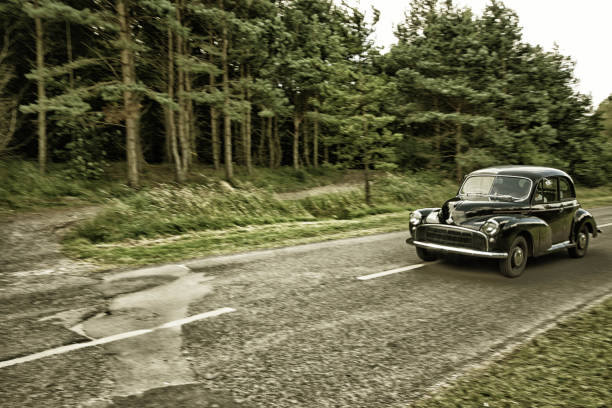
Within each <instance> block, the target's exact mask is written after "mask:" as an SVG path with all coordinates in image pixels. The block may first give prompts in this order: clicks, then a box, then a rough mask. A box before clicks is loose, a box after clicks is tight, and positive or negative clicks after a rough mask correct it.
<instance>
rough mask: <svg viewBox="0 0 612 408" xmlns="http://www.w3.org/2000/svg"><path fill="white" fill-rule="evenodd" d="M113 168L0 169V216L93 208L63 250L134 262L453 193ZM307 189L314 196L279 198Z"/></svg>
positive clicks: (588, 195)
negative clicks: (103, 171)
mask: <svg viewBox="0 0 612 408" xmlns="http://www.w3.org/2000/svg"><path fill="white" fill-rule="evenodd" d="M121 166H122V165H121V164H116V165H114V166H111V167H109V168H108V170H107V175H108V176H109V177H107V179H106V180H82V179H78V178H76V179H75V178H72V177H70V173H67V171H66V170H67V169H66V168H65V167H62V166H60V165H55V166H54V167H53V169H52V171H49V172H48V173H47V174H46V175H41V174H40V173H39V172H38V169H37V168H36V166H35V164H34V163H31V162H22V161H6V162H3V163H0V216H1V215H4V216H7V215H9V214H14V213H15V212H22V211H29V210H41V209H44V208H46V207H64V208H78V207H79V206H84V205H97V206H100V208H101V210H100V212H99V213H98V215H97V216H96V217H95V218H93V219H91V220H88V221H86V222H84V223H82V224H80V225H77V226H76V228H75V229H74V230H73V231H72V232H70V233H69V234H68V235H67V236H66V237H65V239H64V248H65V251H66V253H67V254H68V255H70V256H71V257H74V258H79V259H88V260H91V261H95V262H97V263H99V264H101V265H107V266H108V265H134V266H136V265H146V264H154V263H163V262H171V261H176V260H180V259H185V258H196V257H203V256H208V255H212V254H220V253H229V252H239V251H246V250H251V249H259V248H270V247H278V246H285V245H293V244H300V243H306V242H314V241H324V240H329V239H338V238H344V237H352V236H359V235H367V234H373V233H382V232H390V231H397V230H402V229H405V228H406V225H407V223H408V215H409V212H410V210H412V209H414V208H419V207H428V206H439V205H441V204H442V203H443V202H444V201H445V200H446V199H448V198H449V197H451V196H453V195H454V194H455V193H456V190H457V185H456V183H455V182H454V181H450V180H448V179H446V178H445V176H444V174H441V173H436V172H420V173H415V174H411V173H401V172H394V173H389V172H375V173H373V175H372V178H373V182H372V185H371V192H370V193H371V204H370V205H368V204H366V203H365V200H364V192H363V184H362V174H361V172H360V171H355V170H341V169H338V168H335V167H332V166H325V167H320V168H318V169H309V170H305V169H300V170H297V171H296V170H294V169H292V168H280V169H274V170H272V169H266V168H254V169H253V173H252V174H251V175H248V174H247V172H246V171H241V169H240V168H239V169H238V171H237V172H236V177H235V180H234V183H233V186H232V185H230V184H228V183H226V182H224V181H223V173H222V172H221V171H215V170H213V169H211V168H210V167H205V166H199V167H198V168H197V170H198V171H197V172H194V173H193V174H192V176H191V177H190V179H189V180H188V181H187V182H186V183H185V184H176V183H173V182H172V180H173V173H172V169H171V167H170V166H166V165H157V166H148V167H147V169H146V170H145V171H144V172H143V174H144V175H145V178H143V183H144V186H143V187H142V188H141V189H140V190H133V189H130V188H128V187H127V186H126V185H125V184H123V182H124V178H123V174H122V172H121ZM338 186H340V187H343V188H337V187H338ZM315 187H316V188H317V194H314V195H311V194H287V193H292V192H308V191H310V189H312V188H315ZM293 196H295V197H299V198H291V197H293ZM578 197H579V199H580V202H581V203H582V204H583V206H585V207H587V208H588V207H594V206H602V205H610V204H611V203H612V186H603V187H598V188H587V187H579V188H578Z"/></svg>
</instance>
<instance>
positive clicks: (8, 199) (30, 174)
mask: <svg viewBox="0 0 612 408" xmlns="http://www.w3.org/2000/svg"><path fill="white" fill-rule="evenodd" d="M128 193H129V190H128V188H127V187H125V186H123V185H121V184H120V183H109V182H102V181H89V180H79V179H73V178H71V177H68V176H67V174H66V173H65V172H64V171H63V169H62V168H61V166H54V167H53V168H52V169H51V171H50V172H49V174H47V175H41V174H40V172H39V170H38V166H37V165H36V164H35V163H32V162H27V161H21V160H19V161H18V160H7V159H3V160H0V211H2V210H4V211H7V210H19V209H29V208H36V207H40V206H55V205H62V204H66V203H67V202H70V203H71V204H74V201H75V199H80V200H82V201H83V202H101V201H102V200H104V199H106V198H108V197H113V196H114V197H117V196H122V195H126V194H128ZM71 199H72V200H71Z"/></svg>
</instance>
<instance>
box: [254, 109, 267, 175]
mask: <svg viewBox="0 0 612 408" xmlns="http://www.w3.org/2000/svg"><path fill="white" fill-rule="evenodd" d="M267 121H268V118H263V117H262V118H260V122H259V124H260V125H261V128H260V129H259V144H258V146H257V157H256V158H255V162H256V163H257V164H258V165H260V166H263V164H264V162H265V159H264V149H265V146H266V126H267V123H268V122H267Z"/></svg>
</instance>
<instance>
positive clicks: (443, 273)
mask: <svg viewBox="0 0 612 408" xmlns="http://www.w3.org/2000/svg"><path fill="white" fill-rule="evenodd" d="M593 213H594V214H595V216H596V219H597V221H598V223H599V224H600V225H601V224H607V223H612V208H610V207H608V208H601V209H597V210H594V211H593ZM603 231H604V233H603V234H602V235H600V236H599V237H598V238H597V239H594V240H592V241H591V246H590V248H589V253H588V254H587V256H586V257H585V258H584V259H579V260H576V259H570V258H569V257H568V256H567V253H566V252H560V253H557V254H553V255H550V256H547V257H543V258H538V259H530V260H529V263H528V266H527V270H526V272H525V275H524V276H522V277H521V278H518V279H507V278H504V277H502V276H501V275H499V274H498V273H497V268H496V263H495V262H491V261H487V260H477V259H465V258H457V259H448V260H444V261H442V262H440V263H434V264H429V265H426V266H424V267H421V268H417V269H413V270H407V271H405V272H401V273H396V274H393V275H388V276H382V277H380V278H376V279H371V280H367V281H361V280H358V279H356V278H357V277H359V276H362V275H367V274H371V273H376V272H381V271H386V270H391V269H395V268H400V267H404V266H408V265H412V264H418V263H420V261H419V260H418V259H417V258H416V255H415V253H414V249H413V248H409V247H407V246H406V244H405V243H404V239H405V238H406V236H407V233H406V232H398V233H391V234H384V235H378V236H371V237H364V238H356V239H347V240H341V241H333V242H326V243H321V244H311V245H304V246H298V247H292V248H284V249H279V250H270V251H260V252H255V253H249V254H241V255H235V256H225V257H216V258H209V259H204V260H200V261H193V262H188V263H186V266H187V267H188V268H189V271H187V272H188V273H185V272H173V273H170V272H168V273H166V274H161V275H159V276H153V275H154V274H151V273H149V274H146V273H145V274H142V275H141V276H137V275H138V272H132V273H133V274H135V275H133V276H131V277H130V276H129V275H128V276H125V275H123V276H120V277H119V278H117V280H115V278H113V277H111V278H107V279H106V280H105V281H103V282H101V281H97V282H96V283H95V285H94V284H91V285H85V283H84V284H83V285H84V286H83V287H82V288H83V289H82V290H83V291H86V290H89V291H90V292H91V293H90V294H89V295H88V296H90V298H91V300H92V302H96V301H98V302H99V299H106V300H105V302H106V303H105V309H104V310H106V311H107V314H106V315H105V316H104V315H99V317H92V316H94V315H95V313H91V314H90V315H89V316H87V317H85V318H84V319H86V322H85V323H84V324H83V325H82V328H83V329H84V330H85V333H86V334H87V335H88V336H90V337H98V336H106V335H109V334H112V333H113V332H114V331H115V330H120V328H121V327H123V328H125V329H126V330H132V329H133V328H134V326H133V324H134V321H138V322H139V323H138V324H143V325H145V326H146V325H147V324H148V323H150V324H151V325H152V326H156V325H158V324H159V323H160V322H163V321H168V320H172V319H175V318H180V317H184V316H191V315H195V314H199V313H204V312H207V311H210V310H214V309H218V308H223V307H232V308H234V309H236V311H235V312H234V313H230V314H226V315H222V316H217V317H214V318H212V319H207V320H202V321H196V322H192V323H189V324H186V325H184V326H182V327H181V328H180V329H177V330H175V332H174V334H176V336H173V335H172V334H170V336H171V338H173V339H174V342H172V341H169V340H168V338H166V337H164V336H165V335H167V334H168V333H166V334H164V333H163V332H159V333H158V334H160V335H161V337H159V336H156V335H154V334H146V335H143V336H140V337H138V341H137V342H135V343H133V344H131V345H130V343H129V341H131V340H132V339H130V340H129V341H128V340H124V341H125V343H122V342H124V341H119V342H116V343H112V345H111V344H108V345H105V346H96V347H92V348H88V349H82V350H78V351H74V352H71V353H66V354H62V355H57V356H53V357H48V358H45V359H41V360H37V361H32V362H28V363H24V364H19V365H15V366H11V367H6V368H2V369H0V390H1V391H0V393H1V394H2V396H1V398H0V405H2V404H6V406H96V407H98V406H99V407H104V406H147V407H154V406H159V407H164V406H186V407H188V406H221V407H226V406H227V407H231V406H261V407H287V406H305V407H328V406H329V407H332V406H333V407H344V406H346V407H400V406H406V404H407V403H409V402H410V401H412V400H414V399H416V398H418V397H420V396H422V395H423V394H425V393H427V392H430V391H431V390H432V389H433V388H435V386H436V384H438V383H439V382H441V381H444V380H445V379H448V378H450V377H452V376H453V375H457V374H460V373H461V372H463V371H465V370H467V369H469V367H471V366H473V365H475V364H479V363H482V362H484V361H487V360H489V359H491V358H492V356H494V355H495V353H497V352H499V351H503V350H504V349H507V348H509V347H512V346H514V345H516V344H520V343H521V342H522V341H524V340H525V339H526V338H527V337H528V336H530V335H532V334H534V333H536V332H538V331H539V330H542V329H544V328H545V327H547V325H549V324H551V323H552V322H554V321H555V320H557V319H559V318H560V317H562V316H564V315H566V314H568V313H571V312H573V311H575V310H579V309H580V308H581V307H583V306H584V305H586V304H589V303H591V302H593V301H595V300H597V299H601V298H602V297H604V296H607V295H609V294H610V293H612V275H611V272H612V251H611V248H612V226H609V227H606V228H603ZM170 269H172V268H170ZM110 276H113V275H110ZM114 276H117V275H114ZM181 279H183V281H182V282H183V283H184V282H189V284H188V285H187V287H189V290H187V291H186V290H185V288H186V287H185V286H180V285H181ZM113 281H114V283H113ZM172 285H175V287H174V289H172V288H173V286H172ZM176 285H179V286H178V287H176ZM96 293H97V294H98V296H97V297H96ZM152 294H153V295H152ZM59 295H61V293H60V294H58V296H59ZM53 299H54V302H55V303H54V304H55V305H56V309H59V310H57V311H56V312H55V313H57V312H60V313H64V314H62V316H65V314H66V310H69V309H71V307H70V304H66V302H60V301H57V300H56V299H55V298H53ZM151 299H157V300H158V301H154V302H153V303H151ZM171 299H173V300H171ZM11 300H12V299H11V298H7V299H6V301H7V302H8V303H7V302H5V305H4V306H3V309H7V311H6V313H3V316H4V318H5V319H7V320H6V322H8V323H11V320H10V316H15V315H17V311H15V310H11ZM33 300H34V299H33ZM45 301H46V300H45V299H42V300H39V303H40V302H42V303H45ZM3 302H4V300H3ZM35 303H36V302H33V304H35ZM20 304H21V305H22V306H21V309H23V310H21V311H20V313H21V314H19V316H20V318H19V319H16V320H13V321H12V323H13V325H18V326H19V327H18V329H19V330H20V333H22V336H25V337H26V338H27V337H28V336H38V337H37V338H39V339H41V338H43V339H46V343H45V344H46V345H47V348H51V347H57V346H59V345H62V344H67V343H69V342H74V341H76V340H78V339H79V336H78V335H77V334H75V333H74V332H72V331H70V330H68V329H66V328H65V327H66V323H65V322H62V321H61V319H60V320H56V323H57V324H53V322H54V320H53V319H47V320H43V321H38V319H40V318H41V317H48V316H46V315H40V314H39V315H36V313H35V312H30V314H29V315H28V308H32V307H34V306H29V305H27V304H25V303H24V302H22V303H20ZM162 305H165V306H162ZM78 306H83V305H82V304H80V303H79V305H78ZM62 308H63V309H62ZM74 309H77V306H75V307H74ZM44 310H47V309H44ZM172 310H173V311H172ZM98 311H100V310H98ZM120 311H122V312H120ZM108 313H110V315H109V314H108ZM7 316H8V318H7ZM24 316H25V317H24ZM28 316H30V317H28ZM97 319H102V320H101V322H104V321H105V322H111V321H112V319H117V320H116V321H117V322H118V323H117V325H126V326H117V325H115V324H114V323H113V324H110V325H109V326H110V327H106V328H105V325H106V323H103V324H99V325H97V326H96V320H97ZM109 319H110V320H109ZM148 319H150V320H151V321H150V322H148V323H147V320H148ZM130 320H131V321H132V322H130ZM126 322H127V323H126ZM91 325H93V326H91ZM4 327H7V326H4ZM41 327H42V329H41ZM92 327H93V328H92ZM147 327H150V326H147ZM5 330H6V329H5ZM99 330H101V331H99ZM109 330H110V331H109ZM164 330H165V329H164ZM179 335H180V336H179ZM81 340H86V339H84V338H81ZM133 340H134V341H136V340H135V339H133ZM41 342H42V340H39V341H38V342H32V341H18V340H14V341H13V342H11V345H10V347H9V348H8V349H10V353H6V352H3V353H2V359H3V360H5V359H9V358H12V357H17V356H21V355H26V354H31V353H33V352H36V351H40V347H41V344H39V343H41ZM143 342H144V343H143ZM160 344H164V345H165V346H167V347H165V346H164V347H165V348H164V347H160ZM179 348H180V352H178V350H179ZM3 349H4V347H3ZM161 349H164V350H166V351H167V350H170V349H171V350H173V351H172V353H173V354H171V357H168V356H166V355H164V354H163V353H160V354H157V352H156V350H161ZM118 350H119V351H118ZM144 350H147V351H146V352H144ZM121 353H126V355H132V356H134V355H135V356H138V355H139V353H144V354H143V356H142V357H136V360H137V361H133V362H132V363H130V362H129V361H128V362H127V363H126V362H125V361H121V355H120V354H121ZM147 359H148V360H147ZM164 359H166V360H168V359H169V360H170V361H171V362H173V363H172V364H174V363H176V364H179V365H180V367H181V368H180V369H177V372H176V376H172V375H170V376H169V377H168V376H167V374H168V372H170V373H172V369H170V370H166V372H164V375H161V374H160V376H159V378H157V379H156V377H157V376H155V375H153V376H148V377H147V376H145V375H144V374H142V373H143V371H138V369H137V367H136V366H137V364H138V363H139V362H143V361H144V362H145V363H146V364H150V363H151V361H152V362H153V363H154V362H155V361H156V360H157V361H158V362H159V364H160V365H159V366H160V367H169V366H171V365H172V364H170V365H164V364H165V362H164V361H163V360H164ZM147 361H148V362H147ZM122 364H127V365H122ZM135 367H136V368H135ZM185 370H186V371H185ZM145 371H146V370H145ZM179 371H180V373H182V374H179ZM139 373H140V374H139ZM138 377H147V381H144V382H143V381H141V380H142V378H138ZM165 383H168V384H165ZM147 389H148V390H147ZM143 391H144V392H143ZM128 394H132V395H128Z"/></svg>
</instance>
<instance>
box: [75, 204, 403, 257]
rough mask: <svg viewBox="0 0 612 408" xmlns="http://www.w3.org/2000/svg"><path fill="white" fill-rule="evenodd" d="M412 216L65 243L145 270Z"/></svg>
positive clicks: (342, 234) (379, 227)
mask: <svg viewBox="0 0 612 408" xmlns="http://www.w3.org/2000/svg"><path fill="white" fill-rule="evenodd" d="M409 214H410V212H409V211H401V212H396V213H389V214H380V215H372V216H367V217H363V218H359V219H353V220H326V221H314V222H292V223H281V224H271V225H256V226H247V227H233V228H229V229H225V230H205V231H198V232H191V233H187V234H182V235H178V236H171V237H165V238H158V239H142V240H127V241H122V242H117V243H110V244H97V245H96V244H92V243H91V242H90V241H88V240H85V239H78V238H77V239H71V240H68V241H66V242H65V244H64V251H65V252H66V253H67V255H68V256H71V257H73V258H81V259H87V260H90V261H94V262H96V263H100V264H106V265H132V266H136V265H146V264H158V263H164V262H172V261H179V260H185V259H189V258H197V257H204V256H209V255H218V254H229V253H236V252H242V251H249V250H256V249H266V248H275V247H281V246H291V245H299V244H306V243H310V242H321V241H328V240H334V239H341V238H350V237H358V236H364V235H372V234H379V233H384V232H391V231H398V230H403V229H406V225H407V224H408V220H409Z"/></svg>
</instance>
